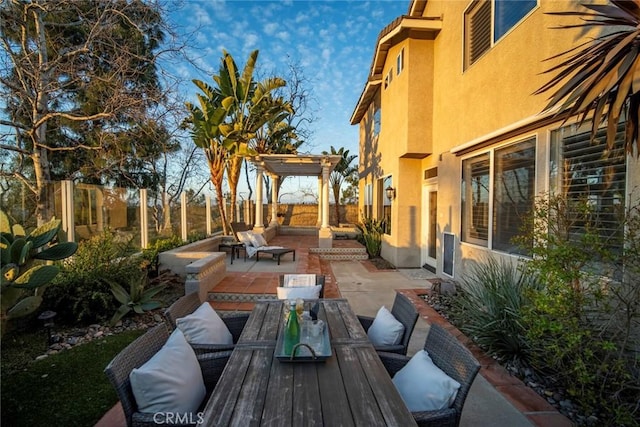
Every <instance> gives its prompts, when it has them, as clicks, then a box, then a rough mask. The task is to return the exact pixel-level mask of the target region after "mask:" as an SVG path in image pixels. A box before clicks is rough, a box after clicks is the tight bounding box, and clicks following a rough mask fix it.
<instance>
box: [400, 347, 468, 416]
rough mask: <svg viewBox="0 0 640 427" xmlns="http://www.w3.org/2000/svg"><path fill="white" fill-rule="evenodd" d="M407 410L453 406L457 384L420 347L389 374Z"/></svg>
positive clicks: (428, 409) (417, 410)
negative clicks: (401, 366) (396, 369)
mask: <svg viewBox="0 0 640 427" xmlns="http://www.w3.org/2000/svg"><path fill="white" fill-rule="evenodd" d="M393 383H394V384H395V386H396V388H397V389H398V392H399V393H400V396H402V400H404V402H405V403H406V405H407V408H409V410H410V411H411V412H422V411H435V410H439V409H446V408H448V407H450V406H451V405H453V402H454V401H455V400H456V394H457V393H458V389H459V388H460V383H459V382H457V381H456V380H454V379H453V378H451V377H450V376H448V375H447V374H445V373H444V372H443V371H442V370H441V369H440V368H438V367H437V366H436V365H435V364H434V363H433V361H432V360H431V357H430V356H429V353H427V352H426V351H425V350H420V351H419V352H417V353H416V354H414V355H413V357H412V358H411V360H409V362H408V363H407V364H406V365H405V366H404V367H403V368H402V369H400V370H399V371H398V372H397V373H396V374H395V375H394V377H393Z"/></svg>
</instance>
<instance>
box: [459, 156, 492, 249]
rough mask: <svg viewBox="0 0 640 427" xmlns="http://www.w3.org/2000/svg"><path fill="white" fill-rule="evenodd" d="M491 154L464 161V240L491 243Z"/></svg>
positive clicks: (478, 243)
mask: <svg viewBox="0 0 640 427" xmlns="http://www.w3.org/2000/svg"><path fill="white" fill-rule="evenodd" d="M489 170H490V169H489V154H488V153H486V154H482V155H479V156H476V157H473V158H471V159H467V160H463V161H462V236H461V237H462V241H463V242H468V243H474V244H476V245H481V246H488V244H489V200H490V198H489Z"/></svg>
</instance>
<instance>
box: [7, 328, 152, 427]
mask: <svg viewBox="0 0 640 427" xmlns="http://www.w3.org/2000/svg"><path fill="white" fill-rule="evenodd" d="M144 332H145V331H144V330H137V331H127V332H123V333H120V334H117V335H113V336H108V337H105V338H102V339H98V340H94V341H92V342H90V343H87V344H82V345H79V346H76V347H74V348H72V349H70V350H66V351H63V352H61V353H58V354H54V355H52V356H49V357H47V358H45V359H43V360H39V361H34V357H35V356H34V351H39V353H38V352H36V353H35V355H37V354H41V353H42V352H43V347H44V340H45V338H44V336H43V335H42V333H39V334H31V335H29V334H27V335H23V336H21V337H20V339H19V341H18V340H15V339H14V341H13V342H11V341H8V342H5V338H8V339H9V340H10V339H11V338H9V337H5V338H3V343H2V347H3V348H2V376H1V379H2V387H1V388H2V395H1V403H2V406H1V407H2V418H1V422H2V425H11V426H56V425H57V426H83V427H85V426H92V425H94V424H95V423H96V422H97V421H98V420H99V419H100V418H101V417H102V415H104V413H105V412H107V411H108V410H109V409H110V408H111V407H112V406H113V405H114V404H115V403H116V402H117V401H118V398H117V396H116V393H115V390H114V389H113V387H112V386H111V384H110V383H109V380H108V379H107V376H106V375H105V374H104V372H103V371H104V368H105V366H107V364H108V363H109V362H110V361H111V359H113V357H114V356H115V355H116V354H118V352H119V351H120V350H122V349H123V348H124V347H126V346H127V344H129V343H130V342H131V341H133V340H134V339H135V338H137V337H138V336H140V335H141V334H142V333H144ZM5 344H6V345H5ZM38 349H39V350H38Z"/></svg>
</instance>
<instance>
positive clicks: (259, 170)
mask: <svg viewBox="0 0 640 427" xmlns="http://www.w3.org/2000/svg"><path fill="white" fill-rule="evenodd" d="M263 173H264V167H263V165H262V163H256V221H255V223H254V225H253V231H255V232H257V233H262V232H264V222H263V219H262V217H263V214H262V209H263V206H262V175H263Z"/></svg>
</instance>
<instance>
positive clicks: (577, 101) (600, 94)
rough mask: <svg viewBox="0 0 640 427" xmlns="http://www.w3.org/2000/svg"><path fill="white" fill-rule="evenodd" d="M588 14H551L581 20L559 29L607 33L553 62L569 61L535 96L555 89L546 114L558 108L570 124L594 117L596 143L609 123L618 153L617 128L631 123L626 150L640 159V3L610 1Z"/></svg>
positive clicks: (592, 7) (592, 6)
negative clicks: (576, 118)
mask: <svg viewBox="0 0 640 427" xmlns="http://www.w3.org/2000/svg"><path fill="white" fill-rule="evenodd" d="M583 6H584V7H585V8H587V9H588V10H587V11H567V12H552V13H549V14H550V15H559V16H579V17H580V18H581V21H582V22H580V23H576V24H571V25H561V26H559V27H557V28H559V29H566V28H586V29H589V28H596V27H601V28H602V35H601V36H599V37H596V38H593V39H592V38H589V40H588V41H586V42H584V43H583V44H581V45H579V46H576V47H573V48H571V49H569V50H567V51H565V52H562V53H560V54H558V55H556V56H554V57H553V58H550V59H557V58H559V57H563V56H568V58H566V59H565V60H564V61H563V62H561V63H560V64H558V65H557V66H555V67H553V68H551V69H549V70H548V71H547V72H555V73H556V74H555V76H554V77H553V78H552V79H551V80H550V81H549V82H548V83H547V84H545V85H544V86H542V87H541V88H540V89H539V90H538V91H537V92H536V93H537V94H540V93H544V92H547V91H549V90H551V89H554V88H556V90H555V92H554V93H553V94H552V95H551V100H550V102H549V104H548V105H547V107H546V108H545V110H550V109H552V108H554V107H558V108H559V114H561V115H563V116H564V117H566V118H567V119H568V118H570V117H572V116H575V115H580V116H581V119H580V120H581V123H582V122H584V121H585V120H586V119H587V118H589V117H590V116H591V113H593V114H592V117H593V120H592V128H591V138H592V139H594V138H595V136H596V133H597V131H598V128H599V127H600V126H601V125H602V124H603V123H605V122H606V123H607V145H608V147H609V149H610V148H612V147H613V144H614V141H615V136H616V131H617V126H618V122H619V121H620V119H621V117H624V118H623V120H625V121H626V134H625V147H626V151H627V153H629V154H632V153H633V152H634V147H635V154H636V156H638V155H640V149H639V147H638V126H640V115H639V110H638V107H639V106H640V50H639V49H638V45H639V44H640V0H631V1H630V0H611V4H583Z"/></svg>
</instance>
